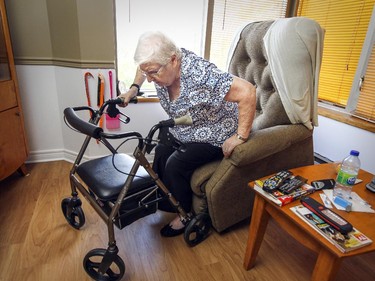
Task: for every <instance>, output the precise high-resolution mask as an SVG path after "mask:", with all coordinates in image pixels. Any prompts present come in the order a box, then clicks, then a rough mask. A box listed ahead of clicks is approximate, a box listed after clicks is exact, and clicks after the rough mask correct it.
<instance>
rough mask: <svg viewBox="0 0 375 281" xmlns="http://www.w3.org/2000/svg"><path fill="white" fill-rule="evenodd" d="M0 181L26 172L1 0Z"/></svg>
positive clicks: (21, 121)
mask: <svg viewBox="0 0 375 281" xmlns="http://www.w3.org/2000/svg"><path fill="white" fill-rule="evenodd" d="M0 22H1V25H0V180H2V179H4V178H6V177H7V176H9V175H11V174H12V173H14V172H15V171H17V170H18V171H19V172H21V173H22V174H24V175H26V174H27V170H26V167H25V164H24V163H25V160H26V158H27V156H28V147H27V142H26V137H25V130H24V123H23V116H22V108H21V104H20V97H19V93H18V84H17V77H16V70H15V66H14V58H13V52H12V45H11V40H10V35H9V28H8V21H7V16H6V9H5V4H4V0H0Z"/></svg>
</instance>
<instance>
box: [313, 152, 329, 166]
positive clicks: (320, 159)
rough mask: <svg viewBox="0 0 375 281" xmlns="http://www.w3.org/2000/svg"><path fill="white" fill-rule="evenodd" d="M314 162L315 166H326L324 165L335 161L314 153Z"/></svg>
mask: <svg viewBox="0 0 375 281" xmlns="http://www.w3.org/2000/svg"><path fill="white" fill-rule="evenodd" d="M314 162H315V164H324V163H332V162H333V161H332V160H331V159H329V158H327V157H325V156H323V155H320V154H319V153H316V152H314Z"/></svg>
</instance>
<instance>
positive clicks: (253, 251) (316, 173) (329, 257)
mask: <svg viewBox="0 0 375 281" xmlns="http://www.w3.org/2000/svg"><path fill="white" fill-rule="evenodd" d="M290 171H292V172H293V174H294V175H300V176H302V177H304V178H307V179H308V183H311V181H314V180H320V179H329V178H336V165H335V164H333V163H328V164H320V165H311V166H305V167H300V168H296V169H291V170H290ZM372 177H373V175H372V174H370V173H368V172H366V171H363V170H360V172H359V175H358V178H359V179H362V180H363V182H362V183H359V184H356V185H355V186H354V188H353V191H355V192H356V193H357V194H358V195H359V196H361V198H362V199H364V200H365V201H367V202H369V203H370V204H371V206H373V207H375V194H374V193H372V192H370V191H368V190H367V189H366V188H365V185H366V183H368V182H370V181H371V179H372ZM249 186H250V187H251V188H253V182H250V183H249ZM320 192H321V191H320ZM255 193H256V196H255V202H254V207H253V213H252V217H251V223H250V228H249V237H248V240H247V247H246V253H245V259H244V267H245V269H246V270H249V269H251V268H252V267H254V265H255V259H256V257H257V255H258V251H259V248H260V246H261V244H262V240H263V236H264V233H265V231H266V228H267V224H268V220H269V218H270V217H272V218H273V219H274V220H275V221H277V222H278V224H279V225H280V226H281V227H282V228H284V229H285V230H286V231H287V232H288V233H289V234H290V235H291V236H292V237H294V239H296V240H297V241H299V242H300V243H301V244H302V245H305V246H306V247H308V248H309V249H311V250H313V251H315V252H317V253H318V258H317V261H316V264H315V267H314V271H313V274H312V277H311V280H316V281H324V280H334V278H335V276H336V273H337V271H338V269H339V267H340V264H341V262H342V260H343V259H344V258H348V257H352V256H356V255H361V254H365V253H369V252H373V251H375V214H372V213H359V212H350V213H347V212H345V211H339V210H337V209H336V208H334V211H335V212H337V213H338V214H339V215H341V216H342V217H344V218H345V219H346V220H348V221H349V222H350V223H351V224H352V225H353V226H354V227H356V228H357V229H359V230H360V231H362V232H363V233H364V234H365V235H367V236H368V237H369V238H370V239H371V240H373V241H374V242H373V243H372V244H371V245H368V246H365V247H363V248H360V249H357V250H354V251H351V252H348V253H342V252H341V251H340V250H338V249H337V248H336V247H335V246H334V245H332V244H331V243H330V242H328V241H327V240H326V239H325V238H324V237H322V236H321V235H320V234H318V233H317V232H316V231H315V230H314V229H312V228H311V227H310V226H309V225H308V224H307V223H306V222H304V221H302V219H300V218H299V217H298V216H297V215H296V214H294V213H293V212H292V211H291V210H290V207H293V206H296V205H299V204H300V201H299V200H297V201H295V202H292V203H290V204H287V205H286V206H283V207H279V206H277V205H276V204H275V203H273V202H271V201H269V200H268V199H266V198H265V197H264V196H262V195H261V194H259V193H258V192H255ZM310 196H311V197H313V198H315V199H316V200H317V201H319V202H321V199H320V196H319V192H315V193H313V194H311V195H310Z"/></svg>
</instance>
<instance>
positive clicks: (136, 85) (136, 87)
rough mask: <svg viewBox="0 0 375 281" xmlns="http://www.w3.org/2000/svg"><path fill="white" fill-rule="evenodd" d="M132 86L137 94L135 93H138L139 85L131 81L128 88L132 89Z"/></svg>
mask: <svg viewBox="0 0 375 281" xmlns="http://www.w3.org/2000/svg"><path fill="white" fill-rule="evenodd" d="M132 88H135V89H136V90H137V92H136V93H137V94H136V95H138V94H139V91H140V89H141V87H140V86H139V85H138V84H136V83H133V84H131V85H130V88H129V90H130V89H132Z"/></svg>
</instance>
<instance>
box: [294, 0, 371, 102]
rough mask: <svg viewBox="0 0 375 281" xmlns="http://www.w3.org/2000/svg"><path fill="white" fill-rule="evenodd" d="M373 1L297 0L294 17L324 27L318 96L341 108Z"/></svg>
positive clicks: (355, 64) (357, 59)
mask: <svg viewBox="0 0 375 281" xmlns="http://www.w3.org/2000/svg"><path fill="white" fill-rule="evenodd" d="M374 3H375V0H325V1H320V0H300V1H299V5H298V11H297V15H298V16H305V17H308V18H311V19H314V20H316V21H317V22H318V23H319V24H320V25H321V26H322V27H323V28H324V29H325V30H326V33H325V39H324V51H323V60H322V66H321V73H320V78H319V99H322V100H326V101H329V102H332V103H333V104H336V105H340V106H342V107H345V106H346V104H347V101H348V98H349V95H350V90H351V86H352V83H353V78H354V75H355V72H356V70H357V66H358V61H359V57H360V55H361V50H362V46H363V42H364V40H365V37H366V32H367V27H368V24H369V21H370V18H371V14H372V9H373V6H374Z"/></svg>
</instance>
